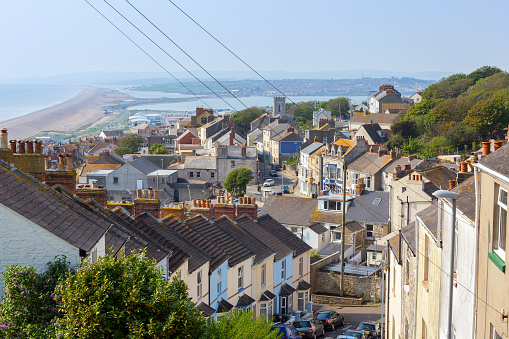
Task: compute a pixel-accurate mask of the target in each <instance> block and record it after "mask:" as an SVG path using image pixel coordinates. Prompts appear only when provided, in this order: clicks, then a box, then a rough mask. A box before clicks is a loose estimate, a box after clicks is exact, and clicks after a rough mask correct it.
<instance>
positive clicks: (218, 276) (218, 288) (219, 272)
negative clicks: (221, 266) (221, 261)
mask: <svg viewBox="0 0 509 339" xmlns="http://www.w3.org/2000/svg"><path fill="white" fill-rule="evenodd" d="M221 283H222V277H221V270H218V271H217V295H220V294H221Z"/></svg>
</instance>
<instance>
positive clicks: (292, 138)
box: [273, 132, 304, 141]
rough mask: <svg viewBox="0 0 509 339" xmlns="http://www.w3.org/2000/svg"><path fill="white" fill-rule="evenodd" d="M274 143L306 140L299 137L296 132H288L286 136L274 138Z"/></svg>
mask: <svg viewBox="0 0 509 339" xmlns="http://www.w3.org/2000/svg"><path fill="white" fill-rule="evenodd" d="M273 140H274V141H302V140H304V138H303V137H302V136H300V135H298V134H297V133H295V132H287V133H286V134H283V135H281V136H280V137H279V136H277V137H274V138H273Z"/></svg>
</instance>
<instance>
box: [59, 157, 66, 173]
mask: <svg viewBox="0 0 509 339" xmlns="http://www.w3.org/2000/svg"><path fill="white" fill-rule="evenodd" d="M58 160H59V161H58V162H59V164H60V169H61V170H65V155H63V154H59V155H58Z"/></svg>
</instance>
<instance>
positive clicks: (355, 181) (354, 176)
mask: <svg viewBox="0 0 509 339" xmlns="http://www.w3.org/2000/svg"><path fill="white" fill-rule="evenodd" d="M358 182H359V174H358V173H354V175H353V184H354V185H357V183H358Z"/></svg>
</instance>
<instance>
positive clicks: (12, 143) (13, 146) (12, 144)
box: [9, 140, 16, 153]
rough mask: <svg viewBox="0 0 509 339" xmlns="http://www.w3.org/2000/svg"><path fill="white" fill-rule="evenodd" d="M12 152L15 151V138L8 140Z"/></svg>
mask: <svg viewBox="0 0 509 339" xmlns="http://www.w3.org/2000/svg"><path fill="white" fill-rule="evenodd" d="M9 144H10V147H11V151H12V153H16V140H10V141H9Z"/></svg>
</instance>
